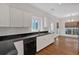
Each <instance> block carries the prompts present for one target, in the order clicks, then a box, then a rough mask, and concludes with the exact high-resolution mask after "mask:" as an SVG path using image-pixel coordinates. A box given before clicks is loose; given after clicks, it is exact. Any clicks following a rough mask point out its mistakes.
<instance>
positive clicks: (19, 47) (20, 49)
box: [14, 40, 24, 55]
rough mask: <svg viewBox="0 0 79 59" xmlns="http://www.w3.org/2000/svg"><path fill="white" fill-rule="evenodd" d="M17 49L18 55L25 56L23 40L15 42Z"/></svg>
mask: <svg viewBox="0 0 79 59" xmlns="http://www.w3.org/2000/svg"><path fill="white" fill-rule="evenodd" d="M14 44H15V47H16V49H17V51H18V55H24V47H23V40H22V41H17V42H14Z"/></svg>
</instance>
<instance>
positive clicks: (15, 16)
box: [10, 7, 24, 27]
mask: <svg viewBox="0 0 79 59" xmlns="http://www.w3.org/2000/svg"><path fill="white" fill-rule="evenodd" d="M10 19H11V20H10V26H11V27H23V26H24V25H23V23H24V22H23V11H22V10H20V9H17V8H12V7H11V8H10Z"/></svg>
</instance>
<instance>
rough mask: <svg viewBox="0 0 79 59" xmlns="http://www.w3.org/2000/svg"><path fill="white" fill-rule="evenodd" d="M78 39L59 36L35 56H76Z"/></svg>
mask: <svg viewBox="0 0 79 59" xmlns="http://www.w3.org/2000/svg"><path fill="white" fill-rule="evenodd" d="M78 50H79V49H78V39H76V38H68V37H63V36H60V37H58V39H56V42H55V43H53V44H50V45H49V46H48V47H46V48H44V49H42V50H41V51H39V52H38V53H36V55H78V54H79V53H78Z"/></svg>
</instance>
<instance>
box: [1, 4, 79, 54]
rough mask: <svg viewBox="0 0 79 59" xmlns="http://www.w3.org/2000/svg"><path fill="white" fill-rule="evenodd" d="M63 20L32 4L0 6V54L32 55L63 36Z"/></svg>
mask: <svg viewBox="0 0 79 59" xmlns="http://www.w3.org/2000/svg"><path fill="white" fill-rule="evenodd" d="M52 10H54V9H52ZM59 19H60V20H61V21H60V20H59ZM63 19H64V18H63ZM63 19H62V18H59V17H56V16H53V15H50V14H49V13H46V11H43V10H41V9H38V8H36V7H34V6H33V4H28V3H23V4H22V3H19V4H18V3H12V4H11V3H3V4H0V45H1V46H0V54H1V55H5V54H7V55H9V54H18V55H35V54H36V53H37V52H39V51H40V50H42V49H44V48H46V47H47V46H49V45H50V44H53V43H55V41H56V39H57V38H58V36H64V34H65V28H64V26H65V25H64V20H63ZM62 24H63V25H62ZM67 34H68V33H67ZM68 36H69V35H68ZM73 36H74V35H73ZM75 36H78V35H75ZM8 44H9V45H12V46H11V47H13V48H10V46H9V45H8ZM2 45H3V46H2ZM8 49H10V50H8Z"/></svg>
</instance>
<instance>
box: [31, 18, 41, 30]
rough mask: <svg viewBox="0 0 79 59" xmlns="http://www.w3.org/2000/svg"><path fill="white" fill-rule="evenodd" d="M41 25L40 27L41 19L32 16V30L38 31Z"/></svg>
mask: <svg viewBox="0 0 79 59" xmlns="http://www.w3.org/2000/svg"><path fill="white" fill-rule="evenodd" d="M39 27H40V21H39V20H38V19H37V18H35V17H33V18H32V31H38V30H39Z"/></svg>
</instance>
